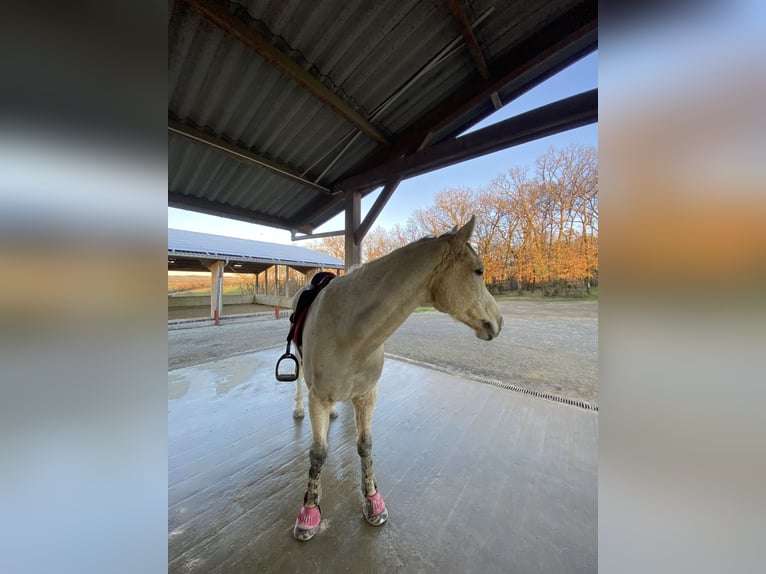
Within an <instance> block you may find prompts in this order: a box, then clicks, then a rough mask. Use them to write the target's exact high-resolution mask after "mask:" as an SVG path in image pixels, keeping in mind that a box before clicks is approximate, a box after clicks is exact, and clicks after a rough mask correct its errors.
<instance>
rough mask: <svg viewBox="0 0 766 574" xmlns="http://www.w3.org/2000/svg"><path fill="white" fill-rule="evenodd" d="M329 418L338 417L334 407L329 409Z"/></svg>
mask: <svg viewBox="0 0 766 574" xmlns="http://www.w3.org/2000/svg"><path fill="white" fill-rule="evenodd" d="M330 418H331V419H337V418H338V411H336V410H335V409H333V410H331V411H330Z"/></svg>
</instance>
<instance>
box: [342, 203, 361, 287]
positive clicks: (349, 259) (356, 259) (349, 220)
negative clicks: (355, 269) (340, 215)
mask: <svg viewBox="0 0 766 574" xmlns="http://www.w3.org/2000/svg"><path fill="white" fill-rule="evenodd" d="M361 219H362V194H361V193H360V192H359V191H350V192H346V273H348V271H349V269H351V266H352V265H358V264H359V263H361V262H362V250H361V248H360V245H359V244H358V243H357V242H356V239H355V238H354V235H355V233H356V230H357V229H358V228H359V223H360V221H361Z"/></svg>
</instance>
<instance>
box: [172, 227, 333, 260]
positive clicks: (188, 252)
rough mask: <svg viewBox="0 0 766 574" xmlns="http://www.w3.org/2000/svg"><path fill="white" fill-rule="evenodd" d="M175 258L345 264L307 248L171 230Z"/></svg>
mask: <svg viewBox="0 0 766 574" xmlns="http://www.w3.org/2000/svg"><path fill="white" fill-rule="evenodd" d="M174 255H175V256H195V257H203V258H209V259H228V260H230V261H250V262H254V263H270V264H272V265H273V264H280V265H295V266H298V267H327V268H331V269H343V261H341V260H340V259H338V258H337V257H333V256H331V255H326V254H324V253H319V252H318V251H313V250H311V249H306V248H305V247H298V246H295V245H282V244H279V243H267V242H265V241H255V240H252V239H239V238H237V237H226V236H223V235H211V234H209V233H197V232H194V231H185V230H182V229H168V257H170V256H174Z"/></svg>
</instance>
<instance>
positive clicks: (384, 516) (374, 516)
mask: <svg viewBox="0 0 766 574" xmlns="http://www.w3.org/2000/svg"><path fill="white" fill-rule="evenodd" d="M364 517H365V518H366V519H367V522H369V523H370V524H372V525H373V526H380V525H381V524H383V523H384V522H385V521H386V520H388V509H386V503H385V502H383V497H382V496H381V495H380V492H376V493H375V494H373V495H372V496H365V498H364Z"/></svg>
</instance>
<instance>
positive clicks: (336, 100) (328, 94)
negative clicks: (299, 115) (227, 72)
mask: <svg viewBox="0 0 766 574" xmlns="http://www.w3.org/2000/svg"><path fill="white" fill-rule="evenodd" d="M184 1H185V2H186V3H187V4H189V6H190V7H191V8H192V9H193V10H194V11H195V12H197V14H199V15H200V16H202V17H203V18H205V19H206V20H208V21H209V22H210V23H212V24H213V25H214V26H217V27H218V28H220V29H221V30H222V31H223V32H225V33H226V34H228V35H229V36H231V37H233V38H235V39H237V40H238V41H239V42H241V43H242V44H244V45H245V46H247V47H248V48H250V49H251V50H253V51H254V52H255V53H257V54H258V55H259V56H260V57H261V58H263V59H264V60H266V61H267V62H268V63H269V64H271V65H272V66H274V67H275V68H276V69H278V70H279V71H280V72H282V73H283V74H284V75H285V76H287V77H288V78H290V79H291V80H293V81H294V82H296V83H297V84H298V85H299V86H301V87H302V88H303V89H304V90H306V91H307V92H309V93H311V94H312V95H313V96H315V97H316V98H318V99H319V100H321V101H322V102H323V103H324V104H325V105H327V106H328V107H329V108H331V109H332V110H334V111H335V112H336V113H338V114H339V115H341V116H342V117H344V118H345V119H346V120H347V121H349V122H350V123H351V124H353V125H354V126H355V127H356V128H358V129H359V130H360V131H361V132H363V133H364V134H365V135H366V136H367V137H370V138H372V139H373V140H375V141H377V142H379V143H382V144H386V145H388V144H389V143H390V142H389V141H388V138H387V137H386V136H385V135H383V133H382V132H381V131H380V130H379V129H378V128H376V127H375V126H374V125H372V123H370V121H369V120H368V119H367V118H366V117H364V116H363V115H362V114H360V113H359V112H357V111H356V110H355V109H353V108H352V107H351V106H350V105H348V104H347V103H346V102H345V101H344V100H343V99H342V98H340V97H339V96H338V95H337V94H336V93H335V92H333V91H332V90H330V89H329V88H327V87H326V86H325V85H324V84H323V83H322V82H320V81H319V80H318V79H317V78H315V77H314V76H312V75H311V74H310V73H309V72H307V71H306V70H304V69H303V67H301V66H300V65H299V64H298V63H296V62H295V61H294V60H293V59H292V58H290V56H289V55H287V54H285V53H284V52H282V51H281V50H279V49H278V48H277V47H276V46H274V44H272V43H271V42H270V41H269V39H268V38H266V37H265V36H263V35H262V34H259V33H258V32H257V31H256V30H254V29H252V28H251V27H250V26H248V25H247V24H246V23H245V22H244V21H242V20H241V19H240V18H239V17H238V16H236V15H235V14H233V13H231V12H230V11H229V10H228V8H226V6H224V5H222V4H219V3H217V2H210V1H205V0H184Z"/></svg>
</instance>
